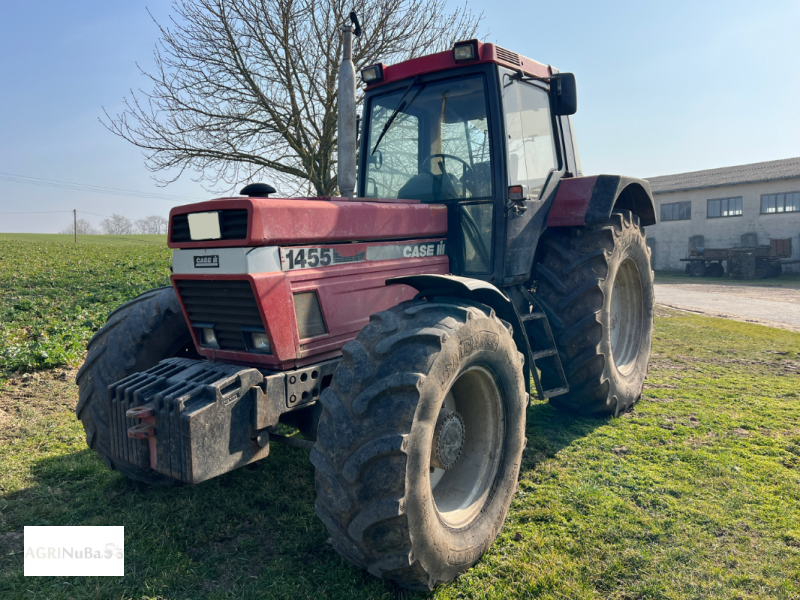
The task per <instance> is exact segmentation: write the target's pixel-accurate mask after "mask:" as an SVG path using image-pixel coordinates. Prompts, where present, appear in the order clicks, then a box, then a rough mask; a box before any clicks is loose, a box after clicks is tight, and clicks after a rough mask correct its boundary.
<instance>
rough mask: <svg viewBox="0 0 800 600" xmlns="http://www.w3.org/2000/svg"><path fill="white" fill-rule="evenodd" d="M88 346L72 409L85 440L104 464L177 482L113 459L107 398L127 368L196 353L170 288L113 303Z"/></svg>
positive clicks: (148, 479)
mask: <svg viewBox="0 0 800 600" xmlns="http://www.w3.org/2000/svg"><path fill="white" fill-rule="evenodd" d="M87 350H88V354H87V356H86V361H85V362H84V363H83V366H82V367H81V368H80V370H79V371H78V375H77V376H76V378H75V380H76V382H77V384H78V387H79V390H80V396H79V399H78V405H77V406H76V407H75V414H76V415H77V417H78V418H79V419H80V420H81V422H82V423H83V428H84V430H85V431H86V444H87V445H88V446H89V447H90V448H92V449H93V450H96V451H97V452H98V453H99V454H100V456H101V457H102V458H103V461H104V462H105V463H106V465H107V466H108V467H110V468H112V469H116V470H118V471H120V472H122V473H123V474H125V475H127V476H128V477H130V478H131V479H135V480H137V481H143V482H145V483H151V484H156V485H174V484H176V483H179V482H178V481H177V480H175V479H172V478H170V477H166V476H164V475H161V474H160V473H158V472H156V471H154V470H152V469H143V468H140V467H137V466H136V465H132V464H130V463H128V462H125V461H118V460H116V459H114V458H112V456H111V440H110V437H109V435H110V424H109V420H108V419H109V416H108V401H107V388H108V386H109V385H110V384H111V383H114V382H115V381H119V380H120V379H122V378H123V377H127V376H128V375H130V374H131V373H135V372H137V371H144V370H146V369H149V368H150V367H152V366H154V365H156V364H158V362H159V361H161V360H163V359H165V358H170V357H173V356H185V357H187V358H195V357H196V354H195V352H194V345H193V344H192V338H191V335H190V333H189V328H188V326H187V325H186V320H185V319H184V318H183V313H182V312H181V309H180V305H179V304H178V299H177V297H176V296H175V291H174V290H173V288H171V287H165V288H157V289H154V290H150V291H148V292H145V293H144V294H141V295H140V296H138V297H136V298H134V299H133V300H131V301H130V302H128V303H127V304H123V305H122V306H120V307H119V308H117V309H116V310H115V311H114V312H112V313H111V314H110V315H109V317H108V320H107V321H106V324H105V325H104V326H103V328H102V329H101V330H100V331H98V332H97V333H96V334H95V335H94V337H92V339H91V340H89V344H88V347H87Z"/></svg>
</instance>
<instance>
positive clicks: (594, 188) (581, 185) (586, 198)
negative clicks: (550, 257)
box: [547, 175, 656, 227]
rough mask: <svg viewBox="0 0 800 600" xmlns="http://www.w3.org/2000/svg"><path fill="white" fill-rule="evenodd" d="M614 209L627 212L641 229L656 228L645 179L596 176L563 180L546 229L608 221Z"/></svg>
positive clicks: (548, 217)
mask: <svg viewBox="0 0 800 600" xmlns="http://www.w3.org/2000/svg"><path fill="white" fill-rule="evenodd" d="M615 208H617V209H620V208H624V209H628V210H630V211H631V212H633V213H634V214H636V215H638V216H639V219H640V220H641V223H642V225H644V226H647V225H655V223H656V214H655V203H654V202H653V194H652V193H651V191H650V184H649V183H648V182H647V181H645V180H644V179H636V178H633V177H621V176H619V175H595V176H592V177H573V178H570V179H563V180H562V181H561V183H560V184H559V186H558V190H557V191H556V197H555V199H554V200H553V205H552V207H551V208H550V212H549V214H548V216H547V226H548V227H576V226H581V225H587V224H589V223H598V222H601V221H604V220H606V219H608V218H609V217H610V216H611V211H613V210H614V209H615Z"/></svg>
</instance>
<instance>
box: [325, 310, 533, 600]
mask: <svg viewBox="0 0 800 600" xmlns="http://www.w3.org/2000/svg"><path fill="white" fill-rule="evenodd" d="M343 354H344V357H343V360H342V363H341V364H340V366H339V368H338V369H337V371H336V374H335V376H334V379H333V383H332V385H331V387H330V388H328V389H327V390H325V391H324V392H323V394H322V397H321V404H322V406H323V411H322V417H321V419H320V422H319V429H318V435H317V442H316V445H315V446H314V449H313V450H312V453H311V461H312V462H313V463H314V466H315V467H316V482H317V503H316V511H317V515H318V516H319V517H320V519H321V520H322V521H323V522H324V523H325V525H326V526H327V528H328V531H329V532H330V534H331V538H332V540H333V545H334V547H335V548H336V550H337V551H338V552H339V553H340V554H341V555H342V556H344V557H345V558H346V559H348V560H349V561H350V562H352V563H354V564H356V565H358V566H361V567H363V568H364V569H367V570H368V571H369V572H370V573H372V574H373V575H376V576H378V577H383V578H386V579H390V580H393V581H395V582H397V583H398V584H399V585H401V586H403V587H407V588H411V589H417V590H429V589H432V588H433V587H434V586H435V585H436V584H437V583H439V582H443V581H449V580H451V579H453V578H455V577H457V576H458V575H459V574H461V573H462V572H464V571H466V570H467V569H469V568H470V567H471V566H472V565H473V564H474V563H475V562H477V560H478V559H479V558H480V556H481V555H482V554H483V553H484V552H485V551H486V550H487V549H488V548H489V546H490V545H491V544H492V542H493V541H494V539H495V538H496V537H497V534H498V533H499V532H500V529H501V528H502V526H503V522H504V520H505V517H506V514H507V512H508V508H509V506H510V504H511V500H512V497H513V494H514V492H515V490H516V487H517V476H518V474H519V465H520V460H521V455H522V450H523V448H524V442H525V408H526V404H527V397H526V393H525V386H524V380H523V376H522V366H523V358H522V355H521V354H520V353H519V352H518V351H517V348H516V345H515V344H514V341H513V339H512V336H511V332H510V327H509V326H508V325H507V324H505V323H503V322H502V321H500V320H499V319H498V318H497V317H495V315H494V311H493V310H492V309H491V308H489V307H487V306H484V305H480V304H472V303H469V302H466V301H463V300H455V299H441V298H437V299H435V300H434V301H430V302H429V301H424V300H416V301H412V302H405V303H403V304H400V305H398V306H396V307H394V308H392V309H390V310H387V311H384V312H381V313H378V314H377V315H373V317H372V318H371V322H370V324H369V325H368V326H367V327H365V328H364V329H363V330H362V331H361V332H360V333H359V335H358V337H357V338H356V339H355V340H354V341H352V342H349V343H348V344H347V345H345V347H344V348H343Z"/></svg>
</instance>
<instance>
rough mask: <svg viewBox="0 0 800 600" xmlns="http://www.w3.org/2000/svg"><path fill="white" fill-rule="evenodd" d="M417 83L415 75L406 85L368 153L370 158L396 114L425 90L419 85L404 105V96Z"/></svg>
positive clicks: (417, 77)
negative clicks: (414, 93)
mask: <svg viewBox="0 0 800 600" xmlns="http://www.w3.org/2000/svg"><path fill="white" fill-rule="evenodd" d="M417 81H419V75H417V76H416V77H414V79H412V80H411V83H409V84H408V87H407V88H406V91H405V92H403V95H402V96H400V102H398V103H397V106H395V107H394V111H393V112H392V115H391V116H390V117H389V120H388V121H386V125H384V126H383V129H382V130H381V134H380V135H379V136H378V141H377V142H375V147H374V148H373V149H372V152H370V156H372V155H374V154H375V151H376V150H377V149H378V146H379V145H380V143H381V140H382V139H383V136H384V135H386V132H387V131H389V128H390V127H391V126H392V123H394V120H395V118H396V117H397V115H398V113H399V112H400V111H401V110H403V109H406V108H408V107H409V106H411V103H412V102H414V100H416V99H417V96H419V95H420V93H421V92H422V90H423V89H425V84H423V85H421V86H420V88H419V90H417V93H416V95H415V96H414V97H413V98H412V99H411V100H409V102H408V104H406V103H405V99H406V96H408V92H410V91H411V88H413V87H414V86H415V85H416V84H417Z"/></svg>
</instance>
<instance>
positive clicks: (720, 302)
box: [655, 283, 800, 331]
mask: <svg viewBox="0 0 800 600" xmlns="http://www.w3.org/2000/svg"><path fill="white" fill-rule="evenodd" d="M655 293H656V302H657V303H658V304H662V305H664V306H669V307H672V308H680V309H683V310H689V311H692V312H697V313H701V314H704V315H709V316H715V317H724V318H727V319H734V320H736V321H747V322H749V323H759V324H761V325H767V326H769V327H779V328H781V329H788V330H790V331H800V290H798V289H786V288H777V287H775V288H772V287H767V286H752V287H751V286H745V285H725V284H720V285H709V284H691V283H685V284H673V283H669V284H665V283H656V284H655Z"/></svg>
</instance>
